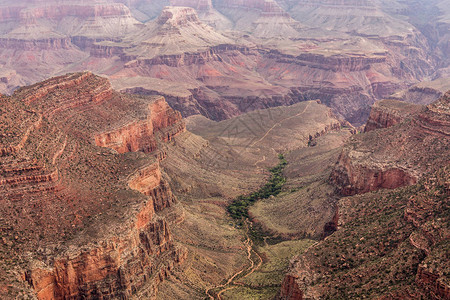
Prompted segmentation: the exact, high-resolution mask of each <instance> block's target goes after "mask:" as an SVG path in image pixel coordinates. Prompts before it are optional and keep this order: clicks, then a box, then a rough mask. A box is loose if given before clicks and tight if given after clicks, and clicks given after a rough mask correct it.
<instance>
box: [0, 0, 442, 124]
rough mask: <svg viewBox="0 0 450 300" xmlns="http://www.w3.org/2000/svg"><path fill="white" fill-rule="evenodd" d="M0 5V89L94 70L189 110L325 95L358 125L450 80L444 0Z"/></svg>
mask: <svg viewBox="0 0 450 300" xmlns="http://www.w3.org/2000/svg"><path fill="white" fill-rule="evenodd" d="M3 2H4V3H3V6H2V8H1V9H2V12H1V14H0V15H1V20H0V24H1V26H0V27H1V28H0V35H1V36H0V63H1V65H2V73H1V74H0V75H1V76H0V77H1V80H0V91H1V92H3V93H11V92H12V91H14V90H15V89H16V88H18V87H19V86H22V85H27V84H32V83H34V82H37V81H39V80H43V79H45V78H48V77H50V76H55V75H61V74H65V73H67V72H74V71H84V70H90V71H92V72H95V73H96V74H99V75H103V76H107V77H109V78H110V79H111V81H112V82H113V85H114V87H116V88H117V89H120V90H122V91H128V92H131V93H141V94H162V95H164V96H166V98H167V101H168V102H169V105H171V106H172V107H173V108H175V109H177V110H179V111H180V112H181V113H182V115H183V116H184V117H187V116H190V115H193V114H202V115H204V116H206V117H208V118H211V119H213V120H224V119H227V118H231V117H234V116H237V115H239V114H241V113H245V112H249V111H252V110H255V109H262V108H269V107H275V106H279V105H291V104H294V103H297V102H301V101H308V100H315V99H317V98H320V99H321V100H322V102H323V103H324V104H326V105H328V106H329V107H331V108H333V111H334V113H336V114H337V115H338V116H339V117H340V118H342V119H346V120H347V121H349V122H351V123H353V124H355V125H361V124H363V123H364V122H365V121H366V119H367V118H368V114H369V107H370V105H372V104H373V103H374V102H375V101H376V100H380V99H382V98H385V97H388V96H390V95H391V94H393V93H398V92H400V91H402V90H405V89H407V88H408V87H410V86H411V85H413V84H416V83H417V82H420V81H424V80H428V81H433V80H439V79H442V78H444V79H445V78H448V71H447V69H448V62H449V61H448V51H447V50H448V49H447V48H446V42H445V41H446V39H448V35H446V28H448V23H447V21H446V20H447V19H446V18H445V16H446V13H447V10H446V9H445V5H444V4H443V3H441V2H442V1H437V2H436V3H430V4H428V5H425V4H423V3H421V2H420V1H413V2H412V3H411V4H405V3H403V2H400V1H394V2H393V3H391V4H390V5H389V6H387V7H385V6H383V5H381V4H380V3H378V2H376V1H347V2H346V1H344V2H343V1H325V2H320V3H314V2H311V1H281V0H280V1H274V0H255V1H218V2H214V1H187V0H177V1H149V0H146V1H143V0H142V1H117V2H114V1H108V0H102V1H97V2H96V3H90V4H86V3H85V2H83V1H76V0H74V1H65V2H63V3H59V2H57V1H55V2H49V3H47V2H46V4H45V5H43V3H42V2H41V1H27V2H26V3H24V4H22V5H17V4H13V3H10V2H9V1H6V0H5V1H3ZM25 4H26V5H25ZM169 5H170V6H169ZM418 5H422V6H424V7H423V9H424V10H426V11H427V12H429V13H427V15H426V17H424V18H422V19H420V18H418V17H417V16H416V14H415V10H414V8H415V7H416V6H418ZM343 15H346V17H345V18H344V17H342V16H343ZM47 20H50V21H47ZM337 24H339V25H337ZM430 24H433V26H435V27H431V26H432V25H430ZM36 53H40V54H39V55H36ZM149 82H150V83H157V84H150V85H149ZM174 86H176V88H174ZM180 94H182V95H183V96H181V97H180ZM408 95H409V94H408ZM408 95H406V96H404V97H403V99H404V100H406V101H412V102H415V101H418V99H426V98H419V97H408ZM433 100H435V99H429V100H425V101H427V103H424V104H428V103H430V102H431V101H433Z"/></svg>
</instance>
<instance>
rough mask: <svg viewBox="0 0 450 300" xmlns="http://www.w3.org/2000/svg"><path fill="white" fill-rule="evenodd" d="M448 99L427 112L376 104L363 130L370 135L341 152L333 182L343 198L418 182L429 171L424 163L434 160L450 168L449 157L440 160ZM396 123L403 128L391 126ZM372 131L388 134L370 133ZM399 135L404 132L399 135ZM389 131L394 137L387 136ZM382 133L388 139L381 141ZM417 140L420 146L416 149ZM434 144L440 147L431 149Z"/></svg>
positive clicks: (391, 103) (401, 105) (402, 105)
mask: <svg viewBox="0 0 450 300" xmlns="http://www.w3.org/2000/svg"><path fill="white" fill-rule="evenodd" d="M448 96H449V94H448V93H447V94H446V95H445V96H443V97H442V98H441V99H440V100H439V101H436V102H435V103H433V104H431V105H429V106H427V107H426V108H425V107H423V106H422V107H420V106H416V105H412V104H407V103H399V102H396V101H391V100H386V101H381V102H380V103H378V104H377V105H375V106H374V108H373V109H372V112H371V115H370V119H369V121H368V122H367V125H366V129H365V131H366V132H367V133H373V135H367V138H366V136H365V135H363V136H361V138H360V139H354V142H355V143H350V145H348V146H347V147H346V148H345V149H344V150H343V152H342V153H341V155H340V157H339V161H338V162H337V164H336V167H335V169H334V171H333V173H332V174H331V178H330V179H331V181H332V182H334V183H335V184H336V185H337V186H338V187H339V189H340V191H341V193H342V194H343V195H354V194H358V193H365V192H369V191H373V190H377V189H379V188H389V189H394V188H397V187H400V186H405V185H411V184H414V183H416V182H417V179H418V178H419V177H420V176H421V174H424V173H426V172H429V170H431V169H433V167H432V166H431V165H430V163H429V162H427V158H428V159H436V157H437V159H443V161H442V163H443V164H444V165H445V164H446V163H448V161H447V158H446V157H445V156H444V157H442V156H441V155H440V151H444V152H445V150H444V148H445V147H446V145H447V143H448V138H447V137H448V131H449V123H448V120H449V117H450V115H449V114H448V108H447V107H448ZM400 123H401V124H402V125H401V126H400V125H397V126H394V125H396V124H400ZM392 126H393V127H392ZM376 128H386V129H390V130H385V131H378V130H374V129H376ZM399 131H402V132H404V133H402V132H400V134H399ZM392 132H394V133H395V135H394V136H391V135H390V134H391V133H392ZM383 134H386V136H385V137H384V138H383V137H382V135H383ZM404 134H406V136H404ZM370 139H373V140H372V141H370ZM397 139H398V140H397ZM421 139H423V142H422V143H421V145H422V146H421V147H420V148H417V147H418V146H417V143H418V142H419V141H421ZM375 140H376V141H377V143H378V145H376V146H375V145H374V141H375ZM416 141H417V142H416ZM433 141H437V143H438V144H437V145H433ZM396 145H397V146H396ZM396 147H397V148H396ZM442 147H444V148H442ZM391 149H392V150H391Z"/></svg>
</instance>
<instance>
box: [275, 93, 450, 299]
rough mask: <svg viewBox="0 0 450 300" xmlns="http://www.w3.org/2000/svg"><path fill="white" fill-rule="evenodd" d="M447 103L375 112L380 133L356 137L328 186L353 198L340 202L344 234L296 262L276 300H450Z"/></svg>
mask: <svg viewBox="0 0 450 300" xmlns="http://www.w3.org/2000/svg"><path fill="white" fill-rule="evenodd" d="M449 95H450V92H447V93H446V94H445V95H444V96H443V97H441V98H440V99H439V100H438V101H436V102H434V103H433V104H430V105H428V106H427V107H424V106H417V105H411V104H408V103H398V102H395V101H391V100H386V101H382V102H380V103H379V104H378V105H377V106H376V107H374V113H373V114H371V120H369V121H370V122H371V123H372V124H375V125H374V126H373V128H371V129H370V130H368V132H367V133H364V134H362V135H356V136H353V137H352V138H351V140H350V141H349V143H348V145H347V146H346V147H345V148H344V150H343V151H342V153H341V155H340V157H339V161H338V162H337V164H336V166H335V168H334V170H333V172H332V174H331V177H330V179H331V182H332V183H334V184H336V185H337V187H338V190H339V191H340V193H341V194H342V195H345V196H348V195H353V196H351V197H345V198H342V199H340V200H339V202H338V205H337V206H338V210H337V216H335V219H337V220H333V221H332V222H333V224H337V225H339V227H338V228H337V229H338V230H337V231H336V232H334V233H333V234H332V235H330V236H328V237H326V238H325V239H324V240H323V241H321V242H319V243H317V244H316V245H314V246H313V247H311V248H310V249H308V250H307V251H306V253H305V254H303V255H301V256H300V257H297V258H295V259H294V260H293V261H292V262H291V267H290V271H289V272H288V273H287V274H286V277H285V280H284V281H283V285H282V289H281V290H280V294H279V296H280V299H302V298H303V299H316V298H322V296H324V295H325V294H326V295H327V296H328V297H331V298H341V297H344V298H354V297H357V296H358V297H359V296H361V295H363V294H365V293H366V294H367V293H368V294H369V295H370V297H373V298H380V299H392V298H426V299H447V298H448V297H449V290H450V284H449V283H448V278H446V276H445V274H447V273H448V271H449V269H450V265H449V264H448V241H449V239H450V231H449V229H448V226H447V225H448V216H445V215H446V212H447V211H448V205H449V199H450V198H449V191H450V190H449V186H448V184H449V183H448V179H447V178H448V175H449V168H448V166H449V163H450V157H449V155H448V151H446V150H445V149H448V146H449V140H448V138H447V137H448V135H447V134H448V129H449V128H450V122H449V121H450V110H449V103H450V101H449V99H450V97H449ZM377 127H378V129H376V128H377ZM365 137H367V139H366V138H365ZM405 186H407V187H405ZM384 188H389V189H393V191H390V192H387V191H384V190H383V189H384ZM368 191H373V193H366V192H368ZM355 194H360V195H355ZM361 249H364V251H361ZM329 253H333V255H331V256H330V255H329ZM399 260H400V261H402V262H401V263H398V261H399ZM384 264H386V265H384ZM386 270H388V271H386ZM380 272H384V273H383V276H386V279H380V277H379V276H377V274H380ZM399 274H402V275H401V276H400V275H399ZM349 284H350V286H348V285H349ZM375 286H376V287H377V290H376V291H374V290H373V289H372V288H373V287H375ZM392 286H396V289H395V291H393V290H392ZM294 294H295V297H297V298H293V297H294V296H292V295H294ZM298 295H300V297H299V296H298Z"/></svg>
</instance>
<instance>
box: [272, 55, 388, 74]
mask: <svg viewBox="0 0 450 300" xmlns="http://www.w3.org/2000/svg"><path fill="white" fill-rule="evenodd" d="M267 56H268V58H271V59H276V60H277V61H279V62H281V63H289V64H297V65H300V66H307V67H310V68H318V69H323V70H331V71H333V72H355V71H363V70H368V69H369V68H370V67H371V65H373V64H379V63H384V62H386V56H385V55H382V54H380V55H379V56H374V57H367V56H365V55H331V56H325V55H322V54H315V53H304V54H300V55H298V56H292V55H287V54H281V53H280V52H279V51H277V50H272V51H270V52H269V53H268V55H267Z"/></svg>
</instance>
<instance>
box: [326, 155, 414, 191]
mask: <svg viewBox="0 0 450 300" xmlns="http://www.w3.org/2000/svg"><path fill="white" fill-rule="evenodd" d="M369 155H370V153H361V152H342V153H341V155H340V157H339V160H338V162H337V166H336V167H335V169H334V170H333V173H332V177H331V180H332V182H333V183H334V184H336V185H337V186H339V190H340V193H341V194H342V195H346V196H348V195H355V194H360V193H367V192H370V191H375V190H378V189H380V188H384V189H395V188H398V187H401V186H405V185H411V184H414V183H416V182H417V178H416V177H415V176H414V175H412V174H410V172H409V171H408V170H406V169H402V168H401V167H398V166H383V165H369V164H367V165H365V164H363V163H355V160H357V161H358V162H361V161H365V160H366V159H368V156H369Z"/></svg>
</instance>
